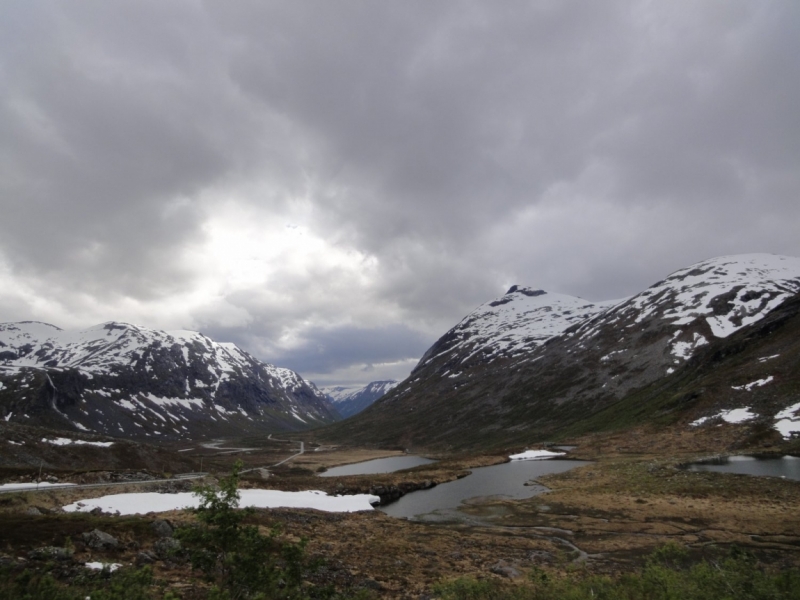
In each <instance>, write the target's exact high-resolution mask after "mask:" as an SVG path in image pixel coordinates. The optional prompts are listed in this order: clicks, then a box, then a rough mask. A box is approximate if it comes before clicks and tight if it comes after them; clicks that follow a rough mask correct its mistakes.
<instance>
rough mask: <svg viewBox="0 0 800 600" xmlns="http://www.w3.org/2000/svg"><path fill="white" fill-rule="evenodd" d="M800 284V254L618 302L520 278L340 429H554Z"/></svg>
mask: <svg viewBox="0 0 800 600" xmlns="http://www.w3.org/2000/svg"><path fill="white" fill-rule="evenodd" d="M799 292H800V259H798V258H793V257H786V256H774V255H769V254H746V255H737V256H727V257H721V258H715V259H710V260H706V261H703V262H700V263H697V264H695V265H692V266H690V267H686V268H684V269H680V270H678V271H676V272H674V273H672V274H671V275H669V276H668V277H667V278H666V279H664V280H662V281H659V282H657V283H655V284H653V285H652V286H650V287H649V288H648V289H646V290H644V291H642V292H641V293H639V294H636V295H635V296H633V297H631V298H627V299H623V300H617V301H610V302H601V303H595V302H589V301H585V300H582V299H579V298H573V297H570V296H563V295H560V294H551V293H546V292H544V291H541V290H533V289H530V288H522V287H518V286H514V287H512V288H511V289H510V290H509V291H508V293H506V294H505V295H504V296H502V297H501V298H498V299H496V300H493V301H491V302H488V303H486V304H483V305H481V306H480V307H478V308H477V309H476V310H475V311H473V312H472V313H471V314H469V315H467V316H466V317H465V318H464V319H463V320H462V321H461V322H460V323H459V324H457V325H456V326H455V327H454V328H453V329H451V330H450V331H448V332H447V333H446V334H445V335H444V336H442V338H440V339H439V340H438V341H437V342H436V343H435V344H434V345H433V346H432V347H431V348H430V349H429V350H428V351H427V352H426V353H425V355H424V356H423V358H422V359H421V360H420V362H419V364H418V365H417V366H416V368H415V369H414V371H412V373H411V375H410V376H409V377H408V379H406V380H405V381H404V382H402V383H401V384H400V385H398V386H397V387H396V388H395V389H394V390H392V391H391V392H390V393H388V394H387V395H386V396H385V397H384V398H383V399H381V400H380V401H379V402H378V403H377V404H376V405H375V407H373V408H372V409H371V410H369V411H367V412H366V413H364V414H363V415H360V416H358V417H356V418H355V419H351V420H349V421H348V422H347V423H343V424H342V425H341V426H337V428H336V429H337V430H340V431H346V432H348V434H350V435H354V436H360V437H363V438H364V440H365V441H367V438H368V437H369V436H370V435H371V436H372V437H378V436H382V437H383V438H384V439H391V440H392V441H396V442H401V443H403V444H405V445H407V444H409V443H412V442H413V441H415V440H420V441H424V442H426V443H428V442H431V441H435V440H440V441H442V442H444V441H447V442H448V443H450V442H451V441H453V440H455V441H457V442H463V441H467V440H476V439H480V438H485V439H488V438H497V439H500V438H503V437H506V438H508V437H513V436H515V435H516V436H518V437H520V438H521V439H531V438H535V437H536V436H538V435H541V436H546V435H551V434H552V433H554V432H556V431H558V430H563V428H564V427H565V426H566V425H569V424H570V423H574V422H576V421H578V420H581V419H585V418H587V416H589V415H591V414H594V413H598V412H599V411H603V410H605V409H607V408H608V407H610V406H612V405H614V404H615V403H617V402H619V401H620V400H622V399H623V398H626V397H627V396H629V395H630V394H632V393H634V392H635V391H636V390H640V389H643V388H644V387H646V386H649V385H650V384H652V383H653V382H656V381H659V380H660V379H662V378H665V377H668V376H670V375H671V374H672V373H674V372H676V371H678V370H680V369H681V368H682V367H683V366H684V365H687V363H689V362H690V361H691V359H692V357H693V356H696V355H697V354H698V353H700V352H703V351H709V349H713V348H715V347H716V345H718V344H720V343H721V342H722V341H723V340H727V339H728V338H730V337H731V336H734V337H735V336H736V334H737V332H739V331H741V330H743V329H747V328H752V327H755V326H757V325H758V324H759V322H760V321H762V320H764V319H766V318H767V317H769V316H770V315H771V314H772V313H773V312H775V311H776V309H777V308H778V307H780V306H783V305H784V304H785V303H786V302H787V301H789V300H791V299H793V298H796V297H797V296H798V293H799ZM745 383H746V382H745ZM794 402H795V403H796V402H797V400H794ZM789 404H792V403H791V402H790V403H789ZM787 406H788V405H787ZM785 408H786V406H783V407H782V406H781V404H780V402H778V401H776V403H775V404H774V406H773V405H770V408H766V407H765V409H764V410H765V411H772V412H773V413H775V414H780V411H781V410H784V409H785ZM701 416H702V415H701ZM765 418H767V417H766V416H765ZM356 428H358V430H357V429H356ZM465 432H469V435H465ZM545 439H546V438H545Z"/></svg>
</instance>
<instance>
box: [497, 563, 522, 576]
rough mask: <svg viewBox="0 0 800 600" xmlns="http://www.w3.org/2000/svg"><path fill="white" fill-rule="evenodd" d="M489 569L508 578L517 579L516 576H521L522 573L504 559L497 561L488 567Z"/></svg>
mask: <svg viewBox="0 0 800 600" xmlns="http://www.w3.org/2000/svg"><path fill="white" fill-rule="evenodd" d="M489 570H490V571H491V572H492V573H494V574H495V575H500V576H501V577H507V578H508V579H517V578H518V577H522V573H520V572H519V571H518V570H517V569H516V568H515V567H513V566H511V565H510V564H508V563H507V562H506V561H504V560H499V561H497V562H496V563H495V564H493V565H492V566H491V567H489Z"/></svg>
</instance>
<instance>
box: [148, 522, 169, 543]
mask: <svg viewBox="0 0 800 600" xmlns="http://www.w3.org/2000/svg"><path fill="white" fill-rule="evenodd" d="M150 527H151V528H152V529H153V531H154V532H155V534H156V535H157V536H158V537H160V538H171V537H172V533H173V530H172V525H170V523H169V521H166V520H164V519H157V520H156V521H153V523H152V524H151V525H150Z"/></svg>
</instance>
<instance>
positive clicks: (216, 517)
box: [176, 462, 321, 600]
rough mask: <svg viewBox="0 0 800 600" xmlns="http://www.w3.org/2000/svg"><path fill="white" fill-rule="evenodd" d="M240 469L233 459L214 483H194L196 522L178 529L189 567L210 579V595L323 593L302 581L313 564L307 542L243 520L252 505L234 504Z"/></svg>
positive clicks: (256, 599)
mask: <svg viewBox="0 0 800 600" xmlns="http://www.w3.org/2000/svg"><path fill="white" fill-rule="evenodd" d="M241 468H242V463H241V462H237V463H236V465H235V466H234V468H233V472H232V473H231V475H230V476H228V477H225V478H223V479H221V480H220V482H219V487H218V488H214V487H211V486H201V487H199V488H197V489H196V490H195V494H197V495H198V496H199V497H200V506H199V507H198V508H197V509H195V511H194V512H195V514H196V515H197V519H198V521H199V523H198V524H197V525H195V526H189V527H183V528H180V529H179V530H178V531H177V532H176V537H177V538H178V539H180V540H181V542H182V543H183V544H184V546H185V547H186V549H187V551H188V556H189V560H190V562H191V564H192V567H193V568H195V569H198V570H200V571H202V573H203V574H204V575H205V577H206V578H207V579H208V580H209V581H211V582H212V583H213V584H214V587H213V589H212V593H211V595H210V596H209V597H210V598H213V599H214V600H227V599H230V598H237V599H239V598H241V599H252V600H260V599H265V598H276V599H277V598H286V599H295V598H307V597H309V594H310V593H311V592H321V590H313V589H311V588H310V587H309V586H304V582H303V573H304V571H306V570H307V569H308V568H310V567H311V566H312V565H310V564H309V563H308V561H307V560H306V558H305V541H301V542H300V543H299V544H292V543H289V542H285V541H282V540H280V539H279V537H278V534H279V532H278V531H277V530H272V531H271V532H270V534H269V535H264V534H262V533H261V532H260V531H259V529H258V527H256V526H253V525H245V524H244V523H243V521H244V519H245V518H246V516H247V514H248V513H249V512H250V511H251V510H252V509H250V510H248V509H244V510H241V509H239V508H238V507H239V492H238V484H239V472H240V470H241Z"/></svg>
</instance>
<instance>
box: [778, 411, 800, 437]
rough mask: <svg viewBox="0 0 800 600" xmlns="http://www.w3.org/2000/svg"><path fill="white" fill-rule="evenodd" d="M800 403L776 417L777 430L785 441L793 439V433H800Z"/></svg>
mask: <svg viewBox="0 0 800 600" xmlns="http://www.w3.org/2000/svg"><path fill="white" fill-rule="evenodd" d="M798 413H800V402H798V403H797V404H792V405H791V406H787V407H786V408H785V409H783V410H782V411H781V412H779V413H778V414H776V415H775V418H776V419H777V421H776V422H775V429H777V430H778V431H779V432H780V434H781V435H782V436H783V438H784V439H787V440H788V439H789V438H790V437H792V434H793V433H800V414H798Z"/></svg>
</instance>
